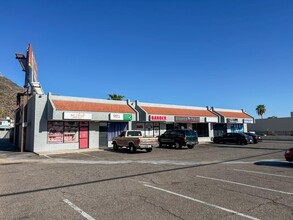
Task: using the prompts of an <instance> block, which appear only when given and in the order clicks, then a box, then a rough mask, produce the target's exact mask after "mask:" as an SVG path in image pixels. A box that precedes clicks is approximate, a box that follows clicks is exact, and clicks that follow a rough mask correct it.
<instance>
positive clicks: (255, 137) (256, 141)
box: [244, 132, 262, 144]
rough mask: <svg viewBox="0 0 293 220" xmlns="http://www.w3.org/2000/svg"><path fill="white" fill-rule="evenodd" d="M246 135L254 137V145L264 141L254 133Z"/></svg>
mask: <svg viewBox="0 0 293 220" xmlns="http://www.w3.org/2000/svg"><path fill="white" fill-rule="evenodd" d="M244 134H246V135H249V136H251V137H252V139H253V143H255V144H257V143H258V142H260V141H262V138H261V136H259V135H257V134H254V133H250V132H245V133H244Z"/></svg>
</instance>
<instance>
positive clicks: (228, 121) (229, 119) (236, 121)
mask: <svg viewBox="0 0 293 220" xmlns="http://www.w3.org/2000/svg"><path fill="white" fill-rule="evenodd" d="M227 123H238V119H237V118H227Z"/></svg>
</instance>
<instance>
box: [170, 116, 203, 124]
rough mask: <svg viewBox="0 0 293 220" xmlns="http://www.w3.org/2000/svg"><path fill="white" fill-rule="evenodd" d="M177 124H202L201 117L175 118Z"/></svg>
mask: <svg viewBox="0 0 293 220" xmlns="http://www.w3.org/2000/svg"><path fill="white" fill-rule="evenodd" d="M174 121H175V122H183V123H184V122H185V123H189V122H200V117H194V116H174Z"/></svg>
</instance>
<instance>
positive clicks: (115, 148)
mask: <svg viewBox="0 0 293 220" xmlns="http://www.w3.org/2000/svg"><path fill="white" fill-rule="evenodd" d="M113 150H114V151H117V150H118V145H117V143H116V142H114V144H113Z"/></svg>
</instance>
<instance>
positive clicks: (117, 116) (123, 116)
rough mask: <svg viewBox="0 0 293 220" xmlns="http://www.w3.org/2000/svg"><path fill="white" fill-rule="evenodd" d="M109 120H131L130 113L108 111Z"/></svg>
mask: <svg viewBox="0 0 293 220" xmlns="http://www.w3.org/2000/svg"><path fill="white" fill-rule="evenodd" d="M110 120H119V121H131V120H132V114H121V113H110Z"/></svg>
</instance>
